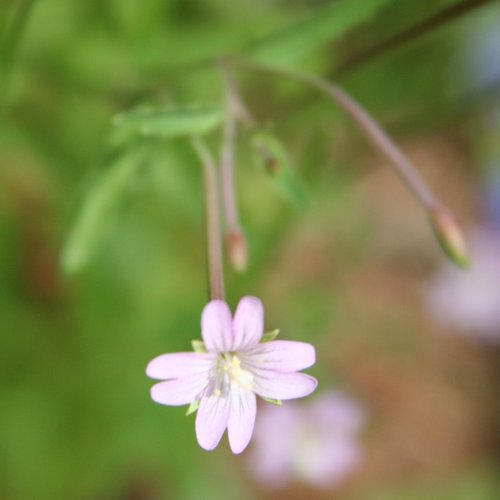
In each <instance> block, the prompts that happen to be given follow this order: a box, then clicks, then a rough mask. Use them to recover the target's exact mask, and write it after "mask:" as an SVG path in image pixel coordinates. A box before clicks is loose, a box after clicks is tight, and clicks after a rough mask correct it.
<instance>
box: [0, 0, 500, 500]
mask: <svg viewBox="0 0 500 500" xmlns="http://www.w3.org/2000/svg"><path fill="white" fill-rule="evenodd" d="M369 1H372V0H365V2H366V3H368V2H369ZM331 3H336V4H338V6H339V7H340V8H342V9H349V8H356V6H355V4H354V2H352V1H351V0H338V1H337V2H326V1H319V0H309V1H305V0H304V1H302V0H294V1H282V0H271V1H269V0H267V1H264V0H252V1H247V0H234V1H231V2H228V1H223V0H203V1H202V0H149V1H148V2H144V1H140V0H106V1H101V0H85V1H71V2H69V1H67V0H33V1H32V0H17V1H14V0H10V1H9V0H3V1H2V2H0V30H1V33H0V34H1V41H2V52H1V57H2V64H1V68H0V71H1V72H0V85H1V91H0V108H1V109H0V113H1V118H0V120H1V121H0V499H2V500H45V499H50V500H55V499H120V500H121V499H123V500H125V499H127V500H132V499H134V500H150V499H151V500H156V499H179V500H184V499H221V498H240V499H259V498H264V499H265V498H275V499H278V498H283V499H288V498H290V499H302V498H319V499H321V498H335V499H339V500H343V499H346V500H349V499H351V500H354V499H355V500H392V499H401V498H404V499H408V500H412V499H418V500H426V499H436V498H438V499H440V500H447V499H449V500H470V499H474V500H490V499H491V500H493V499H496V498H500V486H499V475H498V460H499V453H500V408H499V404H498V396H499V392H498V382H499V378H500V377H499V375H500V366H499V359H500V358H499V353H500V340H499V338H500V319H499V318H498V315H497V318H495V317H494V316H495V315H494V312H495V310H496V311H499V310H500V272H498V273H497V274H496V275H495V274H494V272H493V268H494V266H492V267H491V269H492V272H491V273H490V272H489V269H490V267H488V266H486V272H484V273H483V274H482V275H481V276H482V277H480V278H479V279H476V280H475V281H473V282H471V283H472V284H468V282H467V281H466V282H465V284H464V283H463V282H462V281H460V283H461V284H460V285H456V284H453V283H454V282H453V280H454V279H458V280H463V278H462V275H460V276H461V277H460V278H456V274H454V273H453V272H451V271H450V273H451V274H450V276H451V275H452V276H453V278H446V279H445V282H446V280H447V279H448V280H451V283H452V285H451V288H450V297H453V295H452V291H453V290H456V289H457V287H458V286H460V287H462V286H463V287H465V292H464V293H463V294H462V295H465V296H466V297H468V298H469V299H470V297H472V298H473V299H475V300H476V301H477V302H479V304H483V303H484V301H488V303H489V304H492V305H491V307H490V308H489V310H490V311H493V313H491V314H492V316H493V317H492V318H491V321H489V324H488V327H489V328H490V331H491V328H492V329H493V330H492V331H493V333H492V334H491V335H489V336H486V337H487V338H486V339H485V335H481V329H482V328H483V327H484V324H483V323H484V321H483V322H481V321H479V323H475V320H474V319H471V320H470V321H468V322H467V321H466V320H460V319H459V320H457V321H455V322H454V321H453V317H454V312H453V306H454V307H455V308H456V309H457V310H460V311H463V310H467V307H468V306H467V305H465V306H462V304H461V303H460V300H461V299H460V298H454V299H453V300H455V301H456V303H453V304H452V307H451V308H450V309H449V310H448V312H447V314H446V317H445V318H444V319H445V320H444V321H443V317H442V315H436V314H435V308H433V307H432V300H433V299H432V297H433V295H432V290H433V286H435V285H434V284H435V282H436V280H437V279H438V276H441V275H442V273H443V272H444V271H443V269H444V268H443V266H447V265H448V264H447V263H445V257H444V256H443V254H442V252H441V251H440V249H439V247H438V245H437V243H436V242H435V240H434V239H433V236H432V233H431V230H430V229H429V226H428V224H427V220H426V217H425V214H424V213H423V212H422V210H421V209H420V207H419V206H418V205H417V204H416V203H415V201H414V200H413V199H412V197H411V196H410V195H409V193H408V192H407V191H406V189H405V188H404V187H403V186H402V185H401V184H400V182H399V180H398V178H397V177H396V176H395V175H394V173H393V172H392V171H391V170H390V168H389V167H388V165H387V163H386V161H385V160H384V159H382V158H381V156H380V154H379V153H378V152H377V151H374V150H373V149H372V148H371V147H370V146H369V145H368V144H367V142H366V140H365V138H364V137H363V136H362V134H361V133H360V132H359V131H358V130H357V129H356V128H355V126H354V125H352V123H351V122H350V120H349V119H348V118H347V117H345V116H344V115H343V114H342V113H341V112H340V111H339V110H338V109H337V108H336V107H335V106H333V105H332V104H331V103H330V102H328V101H326V100H325V99H324V98H323V97H322V96H319V95H317V94H315V93H314V92H313V91H311V90H309V89H307V88H304V87H303V86H300V85H298V84H296V83H292V82H289V81H287V80H286V79H284V78H277V77H271V76H269V75H266V74H263V73H258V72H256V71H252V70H250V69H245V70H242V69H240V70H238V71H237V72H236V78H237V80H238V82H239V84H240V86H241V91H242V94H243V95H244V98H245V101H246V102H247V105H248V106H249V107H250V109H251V110H252V111H253V113H254V114H255V116H256V117H257V119H258V120H259V122H260V123H261V124H263V125H265V126H266V127H268V129H270V130H272V131H273V133H275V134H276V136H278V137H280V139H281V140H282V142H283V143H284V144H286V145H287V147H288V154H289V156H290V158H291V161H292V163H293V165H294V166H295V168H296V169H297V172H298V174H299V175H300V177H301V178H302V179H303V181H304V184H305V186H306V189H307V192H308V196H309V205H308V208H307V209H305V210H303V211H297V210H295V209H294V207H293V206H292V205H291V204H290V203H289V202H288V200H287V199H286V198H283V197H282V196H281V195H280V192H279V190H277V189H276V187H275V186H274V185H273V182H272V180H270V179H269V178H267V177H266V175H264V174H263V172H262V171H260V170H259V169H258V168H256V167H255V165H254V164H253V162H252V152H251V148H250V146H249V142H250V140H249V134H248V133H247V132H245V131H242V132H241V134H240V135H239V138H238V165H237V166H238V172H237V176H238V178H237V185H238V192H239V198H240V205H241V218H242V222H243V225H244V227H245V230H246V233H247V237H248V241H249V247H250V265H249V269H248V271H247V273H246V274H243V275H240V274H237V273H235V272H233V271H232V270H231V269H230V267H228V268H227V269H226V288H227V300H228V302H229V303H230V304H231V306H233V307H234V305H235V304H236V303H237V301H238V299H239V298H240V296H242V295H244V294H253V295H257V296H259V297H260V298H261V299H262V300H263V302H264V304H265V307H266V324H267V327H268V328H269V329H273V328H280V329H281V332H282V335H283V338H287V339H295V340H303V341H308V342H312V343H314V344H315V345H316V347H317V352H318V360H317V364H316V366H315V367H313V368H312V369H311V370H309V372H310V373H311V374H313V375H314V376H316V377H317V378H318V379H319V388H318V390H317V392H318V395H321V393H325V392H326V391H328V390H330V389H336V390H341V391H342V392H343V393H344V394H346V395H348V397H350V398H352V400H353V401H356V402H357V404H359V405H360V407H361V408H362V409H363V410H362V411H363V414H364V424H363V428H362V429H361V430H360V432H359V435H358V436H357V437H356V439H357V440H358V442H359V445H360V448H361V455H362V456H361V461H360V463H359V464H358V465H357V466H356V467H354V468H353V470H352V471H349V473H348V474H346V475H345V477H344V476H342V477H341V478H340V479H339V480H336V481H334V482H333V484H329V485H328V486H327V487H320V486H319V485H317V484H314V482H310V481H307V480H304V478H302V479H301V477H300V475H297V477H295V476H294V475H293V474H291V475H290V477H289V480H288V482H287V483H286V484H284V485H281V486H280V487H279V488H274V489H273V487H272V486H273V485H265V484H263V483H262V482H261V481H259V480H258V479H255V475H254V473H253V471H252V463H251V461H249V460H248V457H247V455H248V454H251V453H252V446H251V447H250V450H249V451H248V453H247V452H246V453H244V454H243V455H241V456H237V457H235V456H232V455H231V453H230V452H229V449H228V446H227V442H226V441H225V438H224V440H223V442H222V443H221V445H220V446H219V448H218V449H217V450H216V451H214V452H211V453H207V452H205V451H203V450H201V449H200V448H199V447H198V445H197V443H196V440H195V434H194V418H193V416H192V415H191V416H189V417H186V416H185V410H184V409H183V408H168V407H162V406H160V405H157V404H154V403H153V402H152V401H151V400H150V398H149V387H150V385H151V381H150V380H148V379H147V378H146V376H145V374H144V368H145V366H146V364H147V362H148V361H149V360H150V359H152V358H153V357H154V356H156V355H158V354H160V353H163V352H168V351H180V350H189V349H190V343H189V342H190V340H191V339H194V338H198V337H199V333H200V332H199V315H200V311H201V309H202V308H203V306H204V304H205V303H206V301H207V289H206V270H205V248H204V241H205V236H204V222H203V206H202V198H201V179H200V169H199V166H198V164H197V161H196V158H195V156H194V155H193V153H192V152H191V151H190V150H189V148H188V147H187V145H186V144H185V143H184V142H183V141H182V140H173V141H168V142H167V141H165V144H164V145H163V146H162V147H161V148H159V149H158V148H157V149H156V150H155V154H153V155H151V158H150V161H149V162H148V164H147V165H146V166H145V167H144V168H143V169H141V171H140V173H139V175H137V176H136V177H134V179H133V182H131V183H130V185H129V186H127V192H126V193H124V194H123V200H121V203H120V210H119V213H118V214H115V215H114V217H113V219H112V223H111V224H109V230H108V231H107V233H106V237H105V238H104V239H103V240H102V242H101V243H100V245H99V250H98V252H97V253H96V256H95V258H94V259H93V260H92V261H91V262H90V263H89V265H88V266H86V267H85V268H84V269H83V270H82V271H81V272H79V273H76V274H74V275H70V276H68V275H65V274H64V273H63V272H62V271H61V270H60V264H59V261H60V253H61V248H62V246H63V243H64V241H65V238H66V237H67V235H68V232H69V231H70V229H71V226H72V224H73V221H74V220H75V214H76V213H77V211H78V207H79V206H80V203H81V200H82V196H83V195H84V193H85V189H86V186H88V184H89V179H91V178H92V176H93V175H94V173H95V171H96V169H98V168H99V162H100V159H101V158H102V156H103V154H104V152H105V148H106V143H107V142H106V141H107V139H106V138H107V137H108V136H109V133H110V130H111V128H112V125H111V118H112V116H113V115H115V114H116V113H118V112H120V111H122V110H124V109H129V108H130V107H133V106H136V105H138V104H142V103H157V104H169V103H181V104H200V103H201V104H206V103H212V104H216V105H219V104H220V103H221V100H222V90H221V86H220V81H219V77H218V75H217V72H216V71H215V69H214V68H213V67H212V66H211V65H210V64H200V63H199V62H198V61H203V60H204V59H205V58H207V57H211V56H213V55H216V54H221V53H227V52H238V51H240V50H241V49H243V48H244V47H246V46H247V45H248V44H249V43H251V42H252V40H257V39H260V38H262V37H266V36H268V35H270V34H272V33H275V32H279V31H280V30H282V29H284V28H286V27H288V26H292V25H294V24H295V23H298V22H301V21H302V20H304V19H309V18H311V16H313V15H314V14H315V12H316V11H317V10H318V9H321V8H324V7H325V5H326V6H327V7H328V5H327V4H331ZM375 3H377V9H374V10H375V12H374V14H373V15H370V16H366V18H365V19H363V20H362V22H356V23H355V22H353V23H352V25H349V26H345V27H344V28H343V29H342V30H340V31H338V30H337V31H336V34H335V37H333V39H332V40H329V41H328V42H327V43H325V44H322V45H321V46H320V47H318V48H316V47H314V50H313V51H312V52H311V53H310V54H308V55H307V56H306V57H305V58H303V59H302V60H301V61H300V63H299V67H303V68H307V69H309V70H311V71H314V72H317V73H319V74H321V75H323V76H325V77H327V78H334V79H335V80H336V81H338V82H339V83H341V84H342V85H343V86H344V87H345V88H346V89H347V90H348V91H349V92H350V93H352V95H354V96H355V97H356V98H357V99H359V100H360V102H362V103H363V104H364V105H365V106H366V107H367V109H369V110H370V111H371V112H372V113H373V114H374V115H375V116H376V117H377V118H378V119H379V120H380V122H381V123H382V124H383V125H384V126H385V127H386V128H387V130H388V131H389V132H390V133H391V134H392V135H393V136H394V137H395V138H396V140H397V141H398V142H399V143H400V145H401V146H402V148H403V149H404V150H405V151H406V152H407V153H408V155H409V156H410V157H411V158H412V160H413V161H414V162H415V164H416V165H417V166H418V169H419V170H420V171H421V173H422V174H423V175H424V177H425V178H426V179H427V181H428V182H429V184H430V186H431V187H432V189H433V190H434V191H435V192H436V193H437V194H438V196H439V197H440V198H441V199H442V200H443V201H444V202H445V203H446V204H447V205H448V206H450V207H451V208H452V210H453V211H454V212H455V213H456V215H457V217H458V219H459V220H460V221H461V222H462V224H463V227H464V229H465V230H466V232H467V233H469V234H475V233H474V232H475V231H477V230H478V229H479V230H480V231H483V232H486V233H487V234H488V235H489V239H488V238H486V239H488V241H489V240H495V238H497V239H498V238H499V236H498V231H499V228H500V224H499V222H500V217H499V210H498V206H499V202H498V200H499V198H500V188H499V184H500V183H499V182H498V178H499V171H500V168H499V167H500V118H499V117H500V38H499V36H498V33H499V32H500V30H499V27H500V9H499V7H500V6H499V5H498V3H497V2H485V1H483V2H480V1H470V0H469V1H463V0H462V1H458V0H436V1H434V2H420V1H418V0H405V1H395V0H386V1H380V0H377V1H376V2H375ZM349 4H351V5H352V6H351V7H350V6H349ZM459 5H466V6H467V7H466V8H461V7H457V6H459ZM442 12H446V13H447V14H445V15H442V14H440V13H442ZM429 19H434V20H435V22H434V23H432V22H431V23H428V22H426V20H429ZM415 26H417V28H416V29H414V28H415ZM401 33H406V35H404V36H398V35H399V34H401ZM208 140H209V144H210V146H211V148H212V149H213V151H214V153H216V152H217V148H218V145H219V142H220V141H219V135H218V134H217V133H214V134H212V135H210V136H209V137H208ZM495 207H496V208H495ZM497 248H498V247H497ZM493 252H494V251H493ZM490 253H491V252H490ZM494 255H495V254H494ZM496 255H497V257H498V259H500V251H498V252H497V253H496ZM472 257H473V259H474V255H473V256H472ZM446 272H448V271H446ZM446 272H445V274H446ZM457 272H460V271H457ZM440 273H441V274H440ZM464 276H465V275H464ZM488 279H490V284H489V287H486V290H483V284H484V283H483V281H484V282H485V281H487V280H488ZM491 280H493V282H492V283H491ZM495 283H496V285H497V286H495ZM495 293H496V295H495ZM481 294H483V295H481ZM484 294H486V295H484ZM445 295H446V293H445ZM430 303H431V305H430ZM467 304H468V303H467ZM496 304H498V308H497V307H496ZM478 307H479V309H481V306H478ZM433 311H434V312H433ZM485 314H487V312H481V311H480V313H479V317H480V318H482V319H485V316H484V315H485ZM488 314H489V313H488ZM476 316H477V315H476ZM446 318H451V319H452V320H451V321H450V322H447V321H446ZM488 318H489V316H488ZM461 321H462V322H463V321H466V322H467V325H466V326H467V328H461V326H462V324H461ZM304 404H306V402H305V401H304ZM332 425H333V424H332ZM283 439H285V440H286V439H288V437H287V436H286V435H284V436H283ZM254 446H255V445H254ZM293 453H296V454H298V455H299V456H300V453H301V449H300V448H299V449H296V450H294V451H293ZM275 486H276V485H275Z"/></svg>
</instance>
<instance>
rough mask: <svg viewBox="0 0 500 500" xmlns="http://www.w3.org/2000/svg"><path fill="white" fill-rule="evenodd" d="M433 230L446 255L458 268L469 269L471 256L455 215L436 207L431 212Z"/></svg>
mask: <svg viewBox="0 0 500 500" xmlns="http://www.w3.org/2000/svg"><path fill="white" fill-rule="evenodd" d="M429 218H430V223H431V226H432V230H433V231H434V234H435V235H436V238H437V240H438V242H439V244H440V245H441V248H442V249H443V251H444V252H445V254H446V255H447V256H448V257H449V258H450V260H451V261H453V262H454V263H455V264H456V265H457V266H459V267H461V268H467V267H469V264H470V262H469V254H468V250H467V243H466V241H465V237H464V234H463V232H462V230H461V228H460V226H459V225H458V223H457V221H456V220H455V217H454V216H453V214H452V213H451V212H450V211H449V210H448V209H446V208H444V207H441V206H436V207H434V208H431V209H430V210H429Z"/></svg>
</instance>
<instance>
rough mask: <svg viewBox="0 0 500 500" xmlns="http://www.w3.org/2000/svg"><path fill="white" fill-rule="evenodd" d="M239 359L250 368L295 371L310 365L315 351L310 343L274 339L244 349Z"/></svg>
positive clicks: (313, 361) (313, 360) (314, 358)
mask: <svg viewBox="0 0 500 500" xmlns="http://www.w3.org/2000/svg"><path fill="white" fill-rule="evenodd" d="M241 359H242V362H243V363H244V364H245V365H246V366H248V367H249V368H250V369H251V368H252V367H254V368H262V369H265V370H275V371H279V372H296V371H299V370H303V369H305V368H309V367H310V366H312V365H313V364H314V363H315V361H316V352H315V350H314V347H313V346H312V345H311V344H307V343H305V342H293V341H289V340H274V341H272V342H266V343H264V344H258V345H256V346H255V347H252V348H251V349H248V350H245V351H244V352H242V353H241Z"/></svg>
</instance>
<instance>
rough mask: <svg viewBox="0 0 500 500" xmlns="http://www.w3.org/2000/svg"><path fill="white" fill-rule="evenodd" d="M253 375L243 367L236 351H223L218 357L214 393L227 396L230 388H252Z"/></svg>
mask: <svg viewBox="0 0 500 500" xmlns="http://www.w3.org/2000/svg"><path fill="white" fill-rule="evenodd" d="M252 382H253V375H252V374H251V373H250V372H249V371H248V370H245V369H244V368H242V367H241V360H240V358H238V356H237V355H236V354H234V353H229V352H228V353H222V354H220V355H219V357H218V359H217V375H216V383H215V390H214V392H213V393H214V395H217V396H226V395H227V393H228V392H229V390H230V389H238V388H243V389H247V390H249V391H251V390H252Z"/></svg>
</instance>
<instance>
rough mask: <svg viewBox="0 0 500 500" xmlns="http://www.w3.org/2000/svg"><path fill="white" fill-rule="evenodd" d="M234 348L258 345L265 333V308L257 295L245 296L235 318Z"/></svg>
mask: <svg viewBox="0 0 500 500" xmlns="http://www.w3.org/2000/svg"><path fill="white" fill-rule="evenodd" d="M233 330H234V344H233V350H237V349H245V348H248V347H252V346H254V345H256V344H257V343H258V342H259V340H260V339H261V337H262V334H263V333H264V308H263V306H262V302H261V301H260V300H259V299H258V298H257V297H250V296H247V297H243V298H242V299H241V300H240V302H239V304H238V307H237V308H236V313H235V314H234V320H233Z"/></svg>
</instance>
